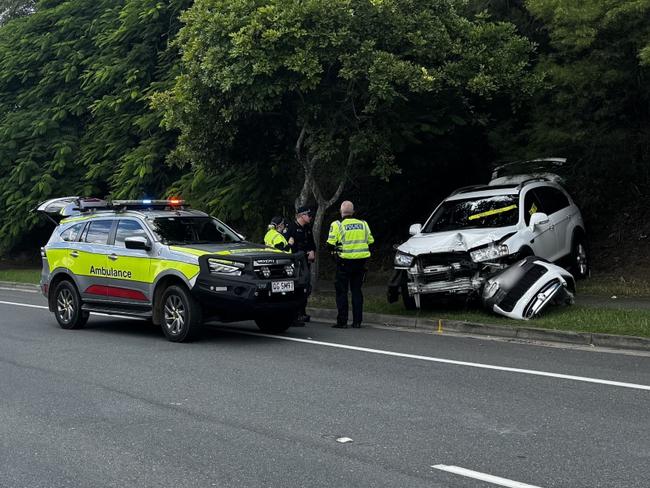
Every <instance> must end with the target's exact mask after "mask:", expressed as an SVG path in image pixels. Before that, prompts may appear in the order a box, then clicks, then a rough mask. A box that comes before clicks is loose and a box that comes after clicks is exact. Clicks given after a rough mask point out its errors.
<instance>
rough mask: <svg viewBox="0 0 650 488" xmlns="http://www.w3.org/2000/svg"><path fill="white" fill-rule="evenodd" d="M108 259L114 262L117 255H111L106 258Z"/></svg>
mask: <svg viewBox="0 0 650 488" xmlns="http://www.w3.org/2000/svg"><path fill="white" fill-rule="evenodd" d="M108 259H110V260H111V261H115V260H116V259H117V254H111V255H109V256H108Z"/></svg>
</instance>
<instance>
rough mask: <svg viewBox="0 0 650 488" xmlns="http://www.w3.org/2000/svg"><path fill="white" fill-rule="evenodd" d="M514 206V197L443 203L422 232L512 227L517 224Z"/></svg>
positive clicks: (516, 201) (515, 204)
mask: <svg viewBox="0 0 650 488" xmlns="http://www.w3.org/2000/svg"><path fill="white" fill-rule="evenodd" d="M518 203H519V196H518V195H495V196H491V197H485V198H471V199H466V200H450V201H446V202H443V203H442V205H441V206H440V207H438V210H436V212H435V213H434V214H433V216H432V217H431V218H430V219H429V221H428V222H427V224H426V225H425V227H424V229H423V230H422V232H423V233H431V232H443V231H447V230H457V229H472V228H474V229H477V228H484V227H508V226H511V225H515V224H517V222H518V221H519V210H518V207H519V205H518Z"/></svg>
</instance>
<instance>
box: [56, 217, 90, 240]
mask: <svg viewBox="0 0 650 488" xmlns="http://www.w3.org/2000/svg"><path fill="white" fill-rule="evenodd" d="M85 224H86V223H85V222H81V223H79V224H75V225H73V226H72V227H68V228H67V229H66V230H64V231H63V232H61V240H62V241H65V242H74V241H76V240H77V239H78V238H79V233H80V232H81V231H82V229H83V227H84V225H85Z"/></svg>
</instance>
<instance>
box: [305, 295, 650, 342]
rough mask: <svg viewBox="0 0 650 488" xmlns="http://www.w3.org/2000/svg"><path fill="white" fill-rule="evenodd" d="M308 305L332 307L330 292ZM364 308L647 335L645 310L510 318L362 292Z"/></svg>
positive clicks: (577, 309) (583, 309)
mask: <svg viewBox="0 0 650 488" xmlns="http://www.w3.org/2000/svg"><path fill="white" fill-rule="evenodd" d="M309 305H310V306H312V307H320V308H336V304H335V302H334V295H333V294H331V293H319V294H315V295H313V296H312V297H311V298H310V301H309ZM364 311H366V312H371V313H382V314H389V315H405V316H415V315H417V314H418V313H419V316H420V317H425V318H431V319H432V320H437V319H443V320H458V321H464V322H476V323H482V324H494V325H508V326H511V327H539V328H543V329H554V330H567V331H574V332H596V333H603V334H618V335H632V336H639V337H650V311H649V310H619V309H611V308H601V307H587V306H577V305H575V306H571V307H552V308H551V309H549V310H548V311H547V312H546V313H544V314H542V315H541V316H540V317H537V318H535V319H533V320H527V321H523V320H513V319H509V318H507V317H502V316H499V315H494V314H491V313H488V312H484V311H482V310H481V309H479V308H467V309H466V308H465V307H463V306H458V307H454V306H450V305H446V306H442V307H441V308H432V307H431V308H425V309H422V310H420V311H419V312H418V311H409V310H404V308H403V306H402V304H401V302H397V303H387V301H386V298H385V297H384V296H377V295H374V294H372V293H370V294H368V293H366V294H365V303H364Z"/></svg>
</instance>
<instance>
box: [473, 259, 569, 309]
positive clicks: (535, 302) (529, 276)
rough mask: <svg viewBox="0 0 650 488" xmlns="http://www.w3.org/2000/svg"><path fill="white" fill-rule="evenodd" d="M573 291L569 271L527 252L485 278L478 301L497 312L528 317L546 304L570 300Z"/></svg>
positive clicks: (544, 307)
mask: <svg viewBox="0 0 650 488" xmlns="http://www.w3.org/2000/svg"><path fill="white" fill-rule="evenodd" d="M574 295H575V280H574V278H573V276H572V275H571V273H569V272H568V271H567V270H565V269H564V268H561V267H559V266H557V265H555V264H552V263H549V262H548V261H546V260H544V259H541V258H538V257H535V256H530V257H527V258H525V259H522V260H521V261H518V262H517V263H515V264H513V265H512V266H510V267H508V268H507V269H505V270H504V271H502V272H500V273H497V274H496V275H494V276H492V277H491V278H490V279H488V280H487V281H486V283H485V286H484V288H483V293H482V301H483V304H484V305H485V306H486V307H487V308H488V309H489V310H491V311H493V312H496V313H498V314H500V315H504V316H506V317H510V318H512V319H520V320H522V319H523V320H528V319H531V318H533V317H535V316H536V315H539V314H540V313H541V312H542V311H543V310H544V309H546V308H547V307H548V306H549V305H568V304H572V303H573V300H574Z"/></svg>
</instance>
